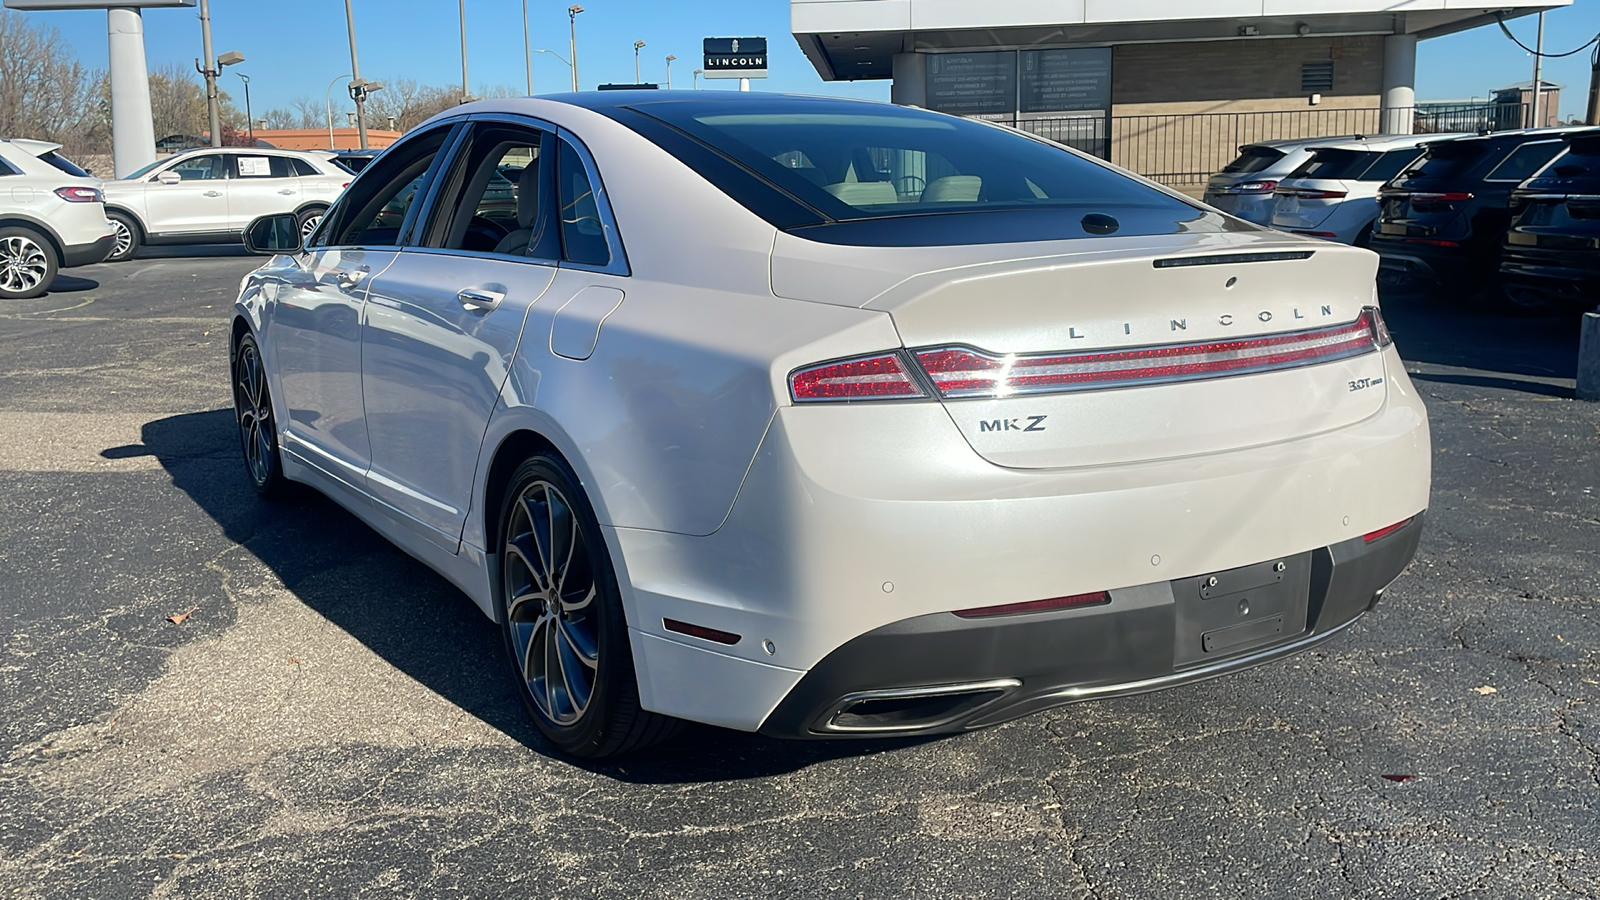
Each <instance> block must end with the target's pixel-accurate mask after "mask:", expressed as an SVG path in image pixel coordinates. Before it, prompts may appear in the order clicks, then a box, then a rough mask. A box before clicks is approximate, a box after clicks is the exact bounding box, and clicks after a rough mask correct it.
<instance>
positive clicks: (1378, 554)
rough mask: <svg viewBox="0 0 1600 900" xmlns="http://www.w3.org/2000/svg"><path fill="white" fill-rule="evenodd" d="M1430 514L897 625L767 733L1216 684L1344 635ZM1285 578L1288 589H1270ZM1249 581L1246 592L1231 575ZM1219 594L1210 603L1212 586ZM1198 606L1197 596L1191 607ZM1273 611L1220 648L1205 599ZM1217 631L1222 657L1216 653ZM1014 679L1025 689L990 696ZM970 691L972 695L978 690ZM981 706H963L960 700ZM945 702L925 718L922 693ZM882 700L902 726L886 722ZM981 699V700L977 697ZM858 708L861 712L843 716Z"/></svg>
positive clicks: (839, 729)
mask: <svg viewBox="0 0 1600 900" xmlns="http://www.w3.org/2000/svg"><path fill="white" fill-rule="evenodd" d="M1422 521H1423V516H1422V515H1421V514H1418V515H1417V517H1416V518H1415V519H1413V520H1412V521H1411V522H1409V523H1408V524H1407V525H1405V526H1404V527H1402V528H1400V529H1398V530H1396V531H1394V532H1392V533H1390V534H1387V535H1384V536H1383V537H1381V538H1378V539H1376V540H1374V541H1372V542H1370V543H1369V542H1367V541H1365V540H1363V539H1362V538H1355V539H1353V540H1349V541H1343V542H1341V543H1338V544H1334V545H1332V546H1329V547H1323V548H1321V549H1318V550H1314V551H1311V552H1309V553H1302V554H1298V555H1296V556H1292V557H1284V558H1283V560H1282V561H1281V562H1282V567H1281V568H1279V567H1278V566H1279V562H1275V561H1268V562H1265V563H1261V564H1258V565H1256V566H1247V567H1244V568H1242V569H1236V570H1231V571H1230V572H1227V573H1217V574H1218V577H1219V579H1220V583H1215V582H1211V580H1210V579H1208V578H1206V577H1204V576H1202V577H1200V578H1186V579H1180V580H1179V581H1174V582H1159V583H1157V584H1151V585H1142V586H1139V587H1135V588H1128V589H1123V590H1115V591H1112V592H1111V598H1112V602H1111V603H1110V604H1109V605H1106V606H1097V607H1092V608H1087V609H1079V610H1065V611H1061V612H1052V613H1041V614H1035V615H1018V616H1008V617H1003V618H997V619H987V620H972V619H963V618H960V617H957V616H955V615H952V614H949V613H935V614H932V615H925V616H918V617H916V618H912V619H906V620H904V621H901V622H895V623H893V624H890V625H886V626H884V627H882V628H878V629H876V630H874V631H870V632H868V633H866V634H864V635H861V636H860V637H857V638H855V639H854V640H851V641H849V642H848V643H846V644H844V645H843V646H841V647H839V648H838V649H837V650H835V651H834V652H832V653H830V654H829V655H828V656H827V657H825V658H824V659H823V660H822V661H821V662H819V663H818V664H817V665H816V666H815V667H813V668H812V669H811V671H810V672H808V673H807V674H806V676H805V677H804V678H802V679H801V680H800V683H799V684H797V685H796V686H795V687H794V689H793V690H791V691H790V692H789V694H788V696H786V697H785V698H784V699H783V702H781V703H779V704H778V707H777V708H776V709H775V710H773V712H772V714H771V715H770V716H768V717H767V720H766V722H764V723H763V724H762V726H761V733H762V734H765V735H769V736H772V737H783V738H840V737H880V738H881V737H884V736H885V735H889V734H900V735H925V734H941V733H948V732H957V731H965V730H968V729H972V728H979V727H983V726H986V725H993V724H996V723H999V722H1004V721H1007V720H1009V719H1013V718H1017V717H1018V716H1023V715H1027V714H1029V713H1033V712H1037V711H1039V710H1043V709H1048V708H1050V707H1054V706H1061V705H1063V704H1067V703H1075V702H1080V701H1083V700H1092V699H1098V698H1103V697H1113V696H1121V695H1126V694H1135V693H1143V692H1146V691H1153V690H1160V689H1162V688H1166V687H1172V686H1175V685H1179V684H1187V683H1190V682H1194V681H1201V680H1205V679H1209V678H1215V677H1217V676H1219V675H1224V674H1227V673H1229V672H1234V671H1238V670H1240V669H1244V668H1249V667H1251V666H1256V665H1260V664H1262V663H1266V662H1270V661H1272V660H1276V659H1281V658H1283V657H1286V656H1291V655H1293V654H1295V653H1299V652H1301V651H1303V650H1305V649H1307V648H1309V647H1311V646H1313V645H1315V644H1318V643H1320V642H1322V641H1323V640H1326V639H1327V638H1330V637H1332V636H1333V635H1334V634H1336V633H1337V632H1339V631H1341V630H1343V629H1344V628H1345V627H1347V626H1348V625H1350V624H1351V623H1353V622H1354V621H1355V620H1356V619H1357V618H1359V617H1360V616H1361V615H1362V614H1363V613H1365V612H1366V611H1367V610H1369V609H1371V608H1372V606H1373V605H1374V604H1375V603H1376V602H1377V599H1378V596H1379V595H1380V594H1381V592H1382V591H1383V589H1384V588H1385V587H1387V586H1388V585H1389V583H1390V582H1392V581H1393V580H1394V579H1395V578H1396V577H1397V576H1398V575H1399V574H1400V572H1401V571H1402V570H1403V569H1404V568H1405V567H1406V565H1407V564H1408V563H1409V562H1410V561H1411V559H1412V557H1413V556H1414V555H1415V554H1416V550H1417V543H1418V541H1419V540H1420V539H1421V536H1422ZM1274 573H1281V579H1280V580H1281V581H1282V584H1281V585H1276V584H1273V583H1271V579H1272V577H1273V574H1274ZM1230 577H1232V578H1234V579H1236V580H1238V581H1239V584H1237V585H1236V586H1235V587H1236V588H1237V592H1235V593H1218V592H1228V591H1233V590H1234V589H1235V587H1230V585H1229V583H1228V580H1229V578H1230ZM1208 590H1209V591H1211V592H1212V594H1214V595H1216V596H1214V597H1212V598H1210V599H1209V600H1205V601H1202V600H1201V598H1202V597H1204V596H1205V592H1206V591H1208ZM1191 597H1192V599H1191ZM1245 600H1248V601H1249V602H1251V603H1257V604H1263V605H1264V606H1265V608H1264V609H1263V610H1262V612H1263V613H1264V615H1265V617H1266V618H1267V619H1270V618H1271V617H1275V616H1280V617H1282V619H1283V623H1284V624H1283V627H1282V628H1281V629H1276V630H1274V629H1269V628H1265V627H1261V628H1259V629H1257V630H1256V631H1253V632H1251V634H1252V639H1251V640H1248V641H1235V640H1232V639H1231V638H1229V639H1227V640H1226V641H1222V640H1219V639H1218V638H1217V637H1216V636H1217V635H1218V634H1219V632H1222V631H1226V626H1222V625H1221V624H1219V622H1218V621H1217V620H1215V614H1214V613H1210V612H1204V610H1205V609H1206V607H1205V606H1204V603H1212V604H1213V605H1215V604H1225V605H1228V606H1230V607H1231V608H1235V609H1241V610H1242V608H1243V607H1242V606H1240V604H1241V602H1242V601H1245ZM1208 636H1210V643H1211V645H1213V646H1220V647H1221V648H1222V649H1221V650H1220V651H1218V652H1214V653H1213V652H1208V650H1207V647H1206V643H1207V637H1208ZM999 682H1014V683H1015V684H1016V686H1015V687H1014V688H1008V689H1005V690H993V691H990V692H989V693H988V694H987V695H983V694H981V693H980V692H979V690H978V688H980V687H986V686H990V685H993V684H995V683H999ZM968 687H970V690H967V689H966V688H968ZM963 691H965V695H970V696H972V697H973V698H974V702H971V703H965V704H961V705H953V704H952V702H950V701H949V700H948V699H947V698H948V697H950V696H952V694H951V692H957V693H961V692H963ZM924 693H926V694H930V695H936V696H939V697H941V698H945V699H941V700H939V702H937V703H933V702H930V704H929V706H928V715H929V718H928V719H927V720H925V721H919V720H918V718H917V715H918V709H917V707H916V706H915V698H916V697H917V695H920V694H924ZM875 697H883V698H894V699H895V702H894V703H893V704H892V705H890V704H884V708H885V709H891V708H892V710H893V713H894V714H893V716H892V717H886V718H884V719H883V721H882V722H881V726H882V727H875V724H874V722H873V721H872V719H871V712H872V710H873V708H874V707H873V706H872V704H871V703H870V702H868V703H865V705H863V701H864V700H866V701H870V700H871V699H872V698H875ZM978 700H981V702H977V701H978ZM843 711H849V712H843Z"/></svg>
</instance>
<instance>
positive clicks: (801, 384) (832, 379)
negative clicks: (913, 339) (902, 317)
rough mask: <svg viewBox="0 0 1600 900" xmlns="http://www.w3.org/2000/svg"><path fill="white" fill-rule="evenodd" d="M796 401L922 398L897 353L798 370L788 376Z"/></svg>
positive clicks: (917, 386) (924, 394)
mask: <svg viewBox="0 0 1600 900" xmlns="http://www.w3.org/2000/svg"><path fill="white" fill-rule="evenodd" d="M789 393H790V394H791V395H792V396H793V397H794V399H795V402H796V403H819V402H826V401H840V400H904V399H908V398H912V397H925V396H927V394H926V393H924V392H923V390H922V386H921V385H919V384H917V382H916V380H915V379H914V378H912V376H911V372H910V371H908V370H907V368H906V364H905V363H904V362H902V361H901V359H900V354H898V353H883V354H878V355H875V356H863V357H860V358H857V359H844V360H839V361H837V362H831V363H823V364H822V365H817V366H809V367H807V368H804V369H798V370H796V371H795V372H793V373H792V374H790V376H789Z"/></svg>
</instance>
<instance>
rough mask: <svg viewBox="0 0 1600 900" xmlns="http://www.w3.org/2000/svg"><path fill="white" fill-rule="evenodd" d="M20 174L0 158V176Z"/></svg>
mask: <svg viewBox="0 0 1600 900" xmlns="http://www.w3.org/2000/svg"><path fill="white" fill-rule="evenodd" d="M21 174H22V173H21V172H19V171H17V169H16V168H15V167H14V166H12V165H11V163H8V162H6V160H5V157H3V156H0V176H5V175H21Z"/></svg>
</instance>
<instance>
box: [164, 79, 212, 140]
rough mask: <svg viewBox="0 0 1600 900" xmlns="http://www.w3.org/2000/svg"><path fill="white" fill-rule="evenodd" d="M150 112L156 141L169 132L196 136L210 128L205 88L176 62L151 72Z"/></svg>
mask: <svg viewBox="0 0 1600 900" xmlns="http://www.w3.org/2000/svg"><path fill="white" fill-rule="evenodd" d="M150 115H151V118H152V119H154V120H155V129H156V140H160V139H161V138H164V137H167V136H169V135H186V136H190V137H198V136H200V135H203V134H204V133H205V131H206V129H207V128H208V127H209V125H208V124H207V121H206V119H207V115H206V93H205V88H203V87H201V86H200V82H199V80H198V79H197V78H196V76H195V73H194V72H192V71H190V70H189V69H188V68H186V67H184V66H182V65H179V64H177V63H167V64H165V65H163V66H161V67H160V68H158V69H156V70H155V72H153V73H151V75H150Z"/></svg>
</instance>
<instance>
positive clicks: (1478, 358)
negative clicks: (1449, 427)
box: [1383, 293, 1578, 397]
mask: <svg viewBox="0 0 1600 900" xmlns="http://www.w3.org/2000/svg"><path fill="white" fill-rule="evenodd" d="M1383 316H1384V319H1385V320H1386V321H1387V322H1388V323H1389V330H1390V331H1391V332H1393V334H1394V339H1395V344H1396V345H1397V346H1398V347H1399V348H1400V356H1401V357H1402V358H1404V359H1405V361H1406V362H1407V363H1421V364H1425V365H1434V366H1445V367H1450V368H1458V369H1472V370H1476V371H1479V372H1493V373H1498V375H1499V376H1501V377H1496V378H1480V377H1479V376H1467V375H1453V374H1452V375H1446V374H1443V373H1437V372H1425V373H1423V374H1421V375H1418V374H1412V376H1411V377H1412V378H1414V379H1415V378H1421V379H1422V380H1425V381H1441V382H1448V383H1452V384H1472V385H1477V386H1480V387H1495V388H1503V389H1506V390H1519V391H1525V392H1528V393H1534V394H1543V395H1546V396H1553V397H1563V396H1564V397H1570V396H1572V389H1571V385H1570V382H1571V380H1572V379H1575V378H1576V377H1577V371H1578V326H1577V323H1576V321H1575V319H1574V317H1572V316H1569V315H1559V314H1554V313H1552V314H1548V315H1537V314H1521V315H1519V314H1517V313H1516V312H1515V311H1511V310H1509V309H1508V310H1506V311H1491V312H1485V311H1482V310H1476V309H1470V308H1467V307H1465V306H1463V305H1461V304H1454V303H1451V302H1450V301H1449V299H1448V298H1445V297H1441V296H1435V295H1430V294H1426V293H1406V294H1395V295H1388V294H1386V295H1385V296H1384V298H1383ZM1505 376H1511V377H1505ZM1517 376H1522V377H1517ZM1558 380H1566V381H1568V382H1569V383H1568V384H1565V385H1563V384H1559V383H1558V384H1551V383H1548V382H1550V381H1558Z"/></svg>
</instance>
